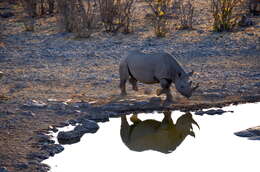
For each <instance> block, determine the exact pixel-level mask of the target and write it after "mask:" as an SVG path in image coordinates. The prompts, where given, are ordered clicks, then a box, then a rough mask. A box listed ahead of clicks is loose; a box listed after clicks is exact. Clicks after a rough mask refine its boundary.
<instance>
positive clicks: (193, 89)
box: [191, 83, 199, 91]
mask: <svg viewBox="0 0 260 172" xmlns="http://www.w3.org/2000/svg"><path fill="white" fill-rule="evenodd" d="M198 87H199V83H197V85H196V86H195V87H193V88H192V89H191V90H192V91H195V90H196V89H197V88H198Z"/></svg>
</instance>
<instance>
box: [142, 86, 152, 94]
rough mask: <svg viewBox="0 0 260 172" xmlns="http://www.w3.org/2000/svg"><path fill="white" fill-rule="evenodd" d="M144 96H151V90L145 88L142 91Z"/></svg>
mask: <svg viewBox="0 0 260 172" xmlns="http://www.w3.org/2000/svg"><path fill="white" fill-rule="evenodd" d="M144 94H146V95H151V94H152V89H151V88H145V89H144Z"/></svg>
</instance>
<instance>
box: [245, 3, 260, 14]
mask: <svg viewBox="0 0 260 172" xmlns="http://www.w3.org/2000/svg"><path fill="white" fill-rule="evenodd" d="M248 9H249V12H250V13H252V14H254V15H259V14H260V0H248Z"/></svg>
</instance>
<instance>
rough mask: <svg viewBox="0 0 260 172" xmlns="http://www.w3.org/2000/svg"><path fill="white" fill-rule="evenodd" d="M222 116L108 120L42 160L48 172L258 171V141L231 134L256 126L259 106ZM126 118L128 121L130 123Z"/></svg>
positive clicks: (259, 121)
mask: <svg viewBox="0 0 260 172" xmlns="http://www.w3.org/2000/svg"><path fill="white" fill-rule="evenodd" d="M223 110H225V111H234V112H233V113H232V112H227V113H224V114H222V115H206V114H204V115H195V114H194V113H193V112H191V113H184V112H180V111H173V112H165V113H157V112H154V113H147V114H138V115H137V116H133V115H128V116H125V117H124V116H123V117H119V118H111V119H110V121H109V122H105V123H99V126H100V129H99V130H98V131H97V133H95V134H85V135H84V136H83V137H82V138H81V141H80V142H78V143H76V144H72V145H64V147H65V150H64V151H63V152H61V153H60V154H56V155H55V156H54V157H51V158H49V159H47V160H45V161H44V162H43V163H45V164H48V165H49V166H50V167H51V170H50V172H72V171H75V172H86V171H95V172H105V171H109V172H110V171H111V172H112V171H122V172H130V171H131V172H132V171H147V172H158V171H182V172H192V171H195V172H197V171H198V172H201V171H202V172H204V171H207V172H209V171H210V172H220V171H230V172H231V171H235V172H238V171H239V172H240V171H241V172H242V171H243V172H245V171H248V172H259V170H260V167H259V162H260V161H259V155H260V141H256V140H248V139H247V138H243V137H238V136H236V135H234V133H235V132H237V131H241V130H245V129H247V128H250V127H254V126H259V125H260V103H257V104H244V105H238V106H228V107H225V108H223ZM130 117H132V118H131V120H130Z"/></svg>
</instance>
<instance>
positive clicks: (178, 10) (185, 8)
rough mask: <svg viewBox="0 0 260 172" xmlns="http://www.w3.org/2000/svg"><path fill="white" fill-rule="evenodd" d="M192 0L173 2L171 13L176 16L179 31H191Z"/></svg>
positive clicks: (176, 0)
mask: <svg viewBox="0 0 260 172" xmlns="http://www.w3.org/2000/svg"><path fill="white" fill-rule="evenodd" d="M193 2H194V0H174V1H173V7H174V9H173V10H174V11H173V13H175V14H176V16H177V18H178V20H179V23H180V29H192V25H193V22H194V21H193V20H194V18H193V16H194V6H193Z"/></svg>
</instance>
